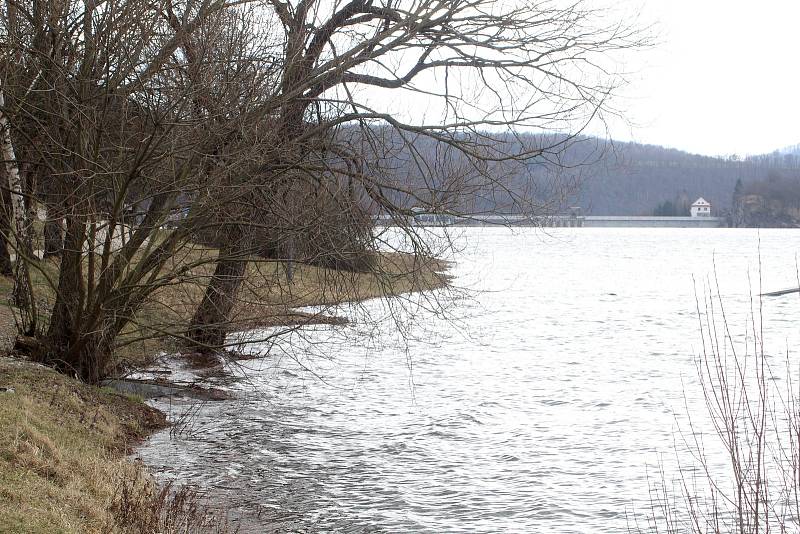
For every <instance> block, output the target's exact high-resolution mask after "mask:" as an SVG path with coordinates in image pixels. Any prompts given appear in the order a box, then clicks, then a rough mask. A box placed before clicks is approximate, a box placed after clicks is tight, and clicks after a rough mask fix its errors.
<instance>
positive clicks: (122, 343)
mask: <svg viewBox="0 0 800 534" xmlns="http://www.w3.org/2000/svg"><path fill="white" fill-rule="evenodd" d="M216 255H217V251H216V250H214V249H209V248H206V247H201V246H198V245H187V246H185V247H184V248H183V249H181V250H180V251H178V252H177V253H176V254H175V255H174V257H173V258H172V259H171V260H170V262H169V264H168V265H166V266H165V268H164V270H165V271H170V270H174V269H178V268H180V267H183V266H193V267H192V268H191V269H190V270H189V271H188V272H187V274H186V275H184V276H183V277H181V279H180V280H177V281H175V282H173V283H171V284H169V285H166V286H164V287H162V288H160V289H159V290H158V291H156V292H155V294H153V295H152V296H151V297H150V299H148V301H146V302H144V303H143V305H142V306H141V308H140V310H139V311H138V312H137V314H136V316H135V317H133V318H132V321H131V323H130V325H129V326H128V328H126V329H125V331H124V332H123V335H122V336H120V340H119V346H118V347H117V350H116V353H115V356H116V358H115V366H116V367H119V368H129V367H136V366H141V365H145V364H147V363H148V362H149V361H150V360H151V358H152V357H153V356H154V355H155V354H157V353H159V352H164V351H166V352H173V351H176V350H179V349H180V346H181V342H180V337H181V336H182V334H183V333H184V332H185V331H186V329H187V326H188V323H189V320H190V319H191V317H192V314H193V313H194V310H195V309H196V308H197V306H198V305H199V303H200V301H201V300H202V298H203V294H204V292H205V288H206V285H207V284H208V281H209V279H210V277H211V275H212V274H213V271H214V263H213V261H214V259H215V258H216ZM133 265H135V262H134V264H133ZM447 267H448V265H447V263H446V262H443V261H439V260H435V259H427V258H420V257H418V256H413V255H410V254H401V253H386V254H382V255H380V256H378V257H377V261H376V265H375V269H374V272H371V273H351V272H342V271H335V270H332V269H325V268H321V267H314V266H309V265H299V264H298V265H295V267H294V273H293V277H292V280H291V282H290V281H289V280H288V278H287V275H286V271H285V269H284V266H283V264H281V263H279V262H275V261H266V260H258V259H253V260H252V261H251V262H250V263H249V265H248V269H247V275H246V279H245V283H244V284H243V288H242V291H241V293H240V294H239V296H238V302H237V305H236V306H235V308H234V312H233V317H232V320H231V330H233V331H235V330H246V329H249V328H255V327H268V326H277V325H282V326H284V325H295V324H301V323H305V322H328V321H331V320H333V318H331V317H327V316H314V317H309V316H308V315H306V314H302V313H298V312H297V311H295V308H297V307H302V306H316V305H333V304H336V303H340V302H345V301H357V300H365V299H369V298H377V297H385V296H391V295H398V294H402V293H408V292H412V291H425V290H430V289H435V288H439V287H443V286H446V285H447V283H448V281H449V277H448V276H447V274H445V270H446V269H447ZM31 276H32V278H33V284H34V285H35V287H36V288H37V301H38V307H39V315H40V323H41V324H46V321H47V312H48V310H49V309H50V307H51V306H52V304H53V301H54V295H55V291H54V290H53V288H54V287H55V285H56V284H57V280H58V259H55V258H51V259H48V260H42V261H40V262H38V263H37V264H36V266H35V268H34V269H32V270H31ZM12 290H13V280H12V279H10V278H8V277H0V304H1V303H3V302H10V299H11V294H12ZM16 331H17V330H16V320H15V313H14V309H13V308H11V307H9V306H2V305H0V351H3V352H5V351H7V350H9V349H10V348H11V346H12V344H13V340H14V338H15V336H16Z"/></svg>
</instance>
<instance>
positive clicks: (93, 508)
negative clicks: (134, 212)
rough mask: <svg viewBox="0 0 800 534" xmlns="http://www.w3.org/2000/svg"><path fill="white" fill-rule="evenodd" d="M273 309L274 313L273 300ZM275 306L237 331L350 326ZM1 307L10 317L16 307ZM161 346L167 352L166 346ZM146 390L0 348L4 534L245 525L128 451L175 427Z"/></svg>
mask: <svg viewBox="0 0 800 534" xmlns="http://www.w3.org/2000/svg"><path fill="white" fill-rule="evenodd" d="M403 261H407V260H405V259H403ZM448 268H449V264H448V263H447V262H444V261H438V260H435V262H434V263H432V264H430V265H429V269H428V270H427V272H426V273H424V278H422V279H421V280H422V282H420V279H417V278H416V276H417V275H418V274H419V273H415V274H414V275H412V276H409V277H407V278H409V279H408V280H399V281H400V282H401V283H399V284H398V286H397V288H398V289H400V290H398V291H392V290H391V289H393V288H389V290H387V288H386V287H385V286H384V287H380V291H381V292H382V293H381V294H376V291H375V288H371V287H369V288H366V289H364V290H363V294H358V295H353V294H352V293H350V294H348V295H347V296H348V297H349V298H342V295H331V294H329V293H328V292H327V291H326V290H325V288H324V287H320V288H319V290H318V294H319V297H320V298H319V299H318V301H319V302H314V301H311V302H309V303H308V305H322V306H326V305H335V304H338V303H345V302H360V301H364V300H368V299H370V298H376V297H380V296H388V297H392V296H396V295H401V294H404V293H418V292H423V291H430V290H434V289H440V288H444V287H447V286H449V285H450V276H449V275H448V274H446V270H447V269H448ZM354 296H355V297H356V298H353V297H354ZM332 297H338V298H332ZM273 306H274V305H273ZM272 310H273V311H276V310H275V308H274V307H273V308H272ZM277 311H279V312H280V311H282V312H283V313H273V314H271V315H269V316H268V317H267V318H266V319H267V320H266V321H264V320H263V319H262V320H258V321H249V322H246V321H242V322H241V323H237V326H241V327H242V328H235V330H236V331H247V330H253V329H258V328H265V327H274V326H285V327H295V326H297V327H300V326H303V325H307V324H334V325H339V324H345V323H346V320H345V319H343V318H341V317H336V316H330V315H324V314H309V313H305V312H301V311H297V310H294V309H290V308H283V310H280V309H278V310H277ZM5 312H7V314H8V315H9V316H11V315H12V312H11V310H10V309H6V310H5ZM251 317H252V315H251ZM11 318H12V317H7V318H5V319H9V320H5V321H3V324H0V329H1V330H2V332H0V334H2V335H4V336H5V337H6V339H8V340H10V339H13V337H12V336H13V332H14V328H15V325H14V323H13V321H12V320H10V319H11ZM149 349H150V350H151V351H152V350H153V348H149ZM158 349H161V350H159V352H164V350H163V349H164V347H163V346H161V344H160V343H159V344H158V346H157V348H156V349H155V350H158ZM192 356H193V355H192V354H187V355H181V356H180V357H179V359H180V361H182V362H185V363H186V364H187V367H189V368H191V370H192V371H193V372H195V373H198V374H200V375H202V373H208V372H214V371H215V369H216V368H217V367H218V366H220V361H219V358H217V357H215V358H214V359H213V360H209V359H205V358H196V359H195V361H194V362H192ZM154 360H156V356H155V354H153V353H152V352H150V353H149V354H146V355H144V357H142V356H141V355H139V356H138V360H134V361H138V362H139V365H140V366H141V367H140V369H144V368H146V366H145V365H143V363H144V362H153V361H154ZM200 382H202V380H201V381H200ZM128 385H130V383H129V384H128ZM150 386H152V387H153V388H155V390H154V394H155V396H157V397H162V398H166V397H170V396H174V395H184V396H189V397H192V396H195V397H200V398H201V399H202V401H212V402H213V401H218V400H225V399H227V398H229V397H227V396H226V395H225V394H224V392H222V394H219V392H220V391H221V390H217V389H215V388H209V387H205V386H203V385H202V384H197V383H194V384H188V385H187V384H180V383H177V382H175V381H170V380H169V379H160V380H156V381H152V382H151V383H150ZM137 388H138V389H137ZM145 396H149V395H147V394H146V392H145V391H143V390H142V385H141V384H140V385H138V386H134V387H133V388H129V389H127V390H126V386H124V385H121V384H120V383H118V381H117V382H115V381H114V380H111V381H107V382H105V386H104V387H101V386H91V385H87V384H84V383H82V382H80V381H78V380H76V379H74V378H71V377H68V376H66V375H63V374H60V373H57V372H56V371H54V370H52V369H50V368H48V367H45V366H42V365H40V364H37V363H34V362H31V361H29V360H26V359H22V358H17V357H14V356H13V355H11V353H10V350H8V349H6V351H4V352H3V353H2V355H0V531H2V532H26V533H28V532H29V533H45V532H53V531H59V532H76V533H78V532H81V533H82V532H142V531H145V530H146V528H145V526H143V525H148V526H147V528H150V527H151V526H152V525H154V524H157V525H158V531H159V532H161V531H163V532H170V530H169V525H161V524H160V523H158V521H160V519H159V517H157V516H161V515H165V514H166V515H172V516H173V517H172V519H173V520H176V521H177V520H179V521H183V523H184V524H189V523H191V524H194V525H197V526H198V527H201V528H203V527H206V528H211V529H212V530H215V531H219V532H225V531H227V529H229V528H230V527H231V525H230V523H229V521H230V520H231V519H233V520H234V522H236V523H237V524H238V523H239V522H240V521H242V522H245V520H244V518H243V517H237V514H233V516H232V517H229V514H228V510H229V508H230V505H229V504H226V503H225V502H224V501H220V500H215V499H214V498H212V497H209V496H208V495H203V493H202V492H197V491H195V490H190V489H187V488H177V489H176V488H174V487H172V485H171V484H167V485H166V486H164V485H161V484H159V483H158V482H157V481H156V478H155V476H154V474H153V472H152V471H151V470H150V468H149V467H148V466H146V465H144V464H142V463H140V462H137V460H136V459H135V458H133V457H132V456H131V454H135V449H136V448H137V446H138V445H141V444H142V443H144V442H145V440H147V439H148V438H149V437H150V436H152V435H154V434H155V433H157V432H159V431H163V430H165V429H167V428H169V427H170V426H171V424H172V423H170V422H169V421H168V419H167V414H165V413H164V412H163V411H161V410H158V409H157V408H155V407H152V406H150V405H148V404H147V403H146V402H145V399H144V398H143V397H145ZM200 511H202V512H200ZM167 512H168V513H167ZM266 521H267V522H269V520H268V519H267V520H266ZM250 526H251V525H248V527H250ZM241 527H245V524H244V523H243V524H238V526H237V528H241ZM252 527H253V528H255V525H252ZM245 528H247V527H245Z"/></svg>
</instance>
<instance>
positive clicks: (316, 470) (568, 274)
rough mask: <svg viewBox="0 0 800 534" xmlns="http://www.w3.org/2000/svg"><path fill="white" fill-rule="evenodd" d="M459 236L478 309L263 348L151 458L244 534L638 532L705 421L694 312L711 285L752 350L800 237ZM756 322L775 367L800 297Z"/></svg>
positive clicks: (408, 307) (494, 232) (379, 311)
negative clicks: (214, 498) (759, 311)
mask: <svg viewBox="0 0 800 534" xmlns="http://www.w3.org/2000/svg"><path fill="white" fill-rule="evenodd" d="M454 235H455V241H456V245H457V247H456V248H457V251H456V252H455V253H454V254H453V260H455V261H456V264H455V265H454V266H453V268H452V271H451V272H452V274H453V275H454V276H455V279H454V284H455V286H456V287H466V288H469V289H470V291H467V292H460V291H456V292H450V291H444V292H439V293H437V294H436V295H435V298H433V297H430V296H429V297H424V296H422V297H421V296H411V297H408V298H407V299H405V300H403V301H401V302H400V303H394V305H392V306H388V305H387V304H386V303H382V302H379V301H373V302H369V303H366V304H365V305H363V306H358V307H353V308H345V309H342V310H338V313H340V314H349V315H350V316H351V317H352V318H353V319H354V323H353V324H352V325H350V326H346V327H341V326H339V327H330V326H324V327H310V328H306V329H302V330H300V331H298V332H295V333H293V334H291V335H289V336H286V337H284V338H283V339H281V340H280V341H279V342H277V343H275V344H273V345H270V346H269V347H266V346H259V347H256V348H255V349H254V350H259V351H266V350H267V348H269V350H270V355H269V356H268V357H267V358H265V359H263V360H259V361H251V362H246V363H245V364H243V365H246V366H247V369H246V373H245V374H246V376H247V379H246V380H243V381H241V382H238V383H236V384H234V385H233V386H231V388H232V389H233V390H234V391H235V392H236V394H237V395H238V398H237V399H236V400H234V401H229V402H222V403H216V404H207V405H202V406H194V407H189V406H188V405H182V404H180V403H177V402H173V403H172V404H170V405H163V404H162V405H161V406H160V407H161V408H163V409H165V410H168V411H171V412H172V414H173V416H174V417H179V416H180V415H181V414H183V413H186V412H187V411H189V410H191V412H192V414H193V417H192V418H191V420H190V424H189V425H188V426H187V427H186V428H185V432H182V433H179V434H178V435H173V436H171V435H170V433H169V432H164V433H161V434H158V435H157V436H155V437H154V438H153V439H151V440H150V441H149V442H148V443H147V444H146V445H145V446H144V447H143V448H142V449H141V450H139V451H138V455H139V456H140V457H141V458H142V459H143V460H144V461H145V462H146V463H147V464H148V465H150V466H152V467H153V468H154V470H155V471H156V472H158V473H159V476H161V477H163V478H171V479H178V480H187V479H191V480H192V481H193V482H195V483H199V484H200V485H201V486H202V487H204V488H206V489H208V490H209V491H210V492H211V493H213V494H217V495H219V496H220V497H223V498H227V499H229V500H231V501H233V502H235V503H236V508H237V513H239V514H241V515H242V516H243V518H244V519H245V520H246V522H245V523H243V525H244V528H243V531H253V532H262V531H264V532H268V531H280V532H285V531H298V532H432V533H433V532H437V533H438V532H476V533H477V532H481V533H490V532H548V533H561V532H563V533H566V532H585V533H596V532H600V533H602V532H608V533H612V532H613V533H616V532H625V531H626V529H627V528H628V526H629V525H630V524H631V523H632V522H633V521H638V522H640V524H641V522H642V521H644V517H645V516H644V515H642V514H645V515H646V513H647V510H646V508H647V503H648V488H649V487H650V485H652V482H653V480H652V479H653V474H654V467H653V466H654V465H656V464H657V463H659V460H662V461H663V464H664V465H665V466H666V467H665V469H666V470H667V471H669V470H670V468H669V465H671V460H673V459H674V457H675V453H674V451H675V449H676V443H678V442H680V439H679V438H678V437H677V436H679V435H680V431H681V430H682V429H683V426H682V424H681V423H682V421H685V414H686V409H687V407H688V409H689V411H690V412H693V413H697V414H700V413H704V412H705V408H704V404H703V401H702V398H701V391H700V388H699V385H698V380H697V377H696V371H695V361H696V357H697V356H698V354H700V353H701V352H702V342H701V337H700V330H699V325H698V314H697V308H698V305H697V300H696V298H698V299H699V300H700V301H701V303H700V308H701V313H704V311H705V306H704V305H703V303H702V301H703V299H704V297H705V296H706V295H708V294H709V292H711V293H713V294H716V292H717V284H718V286H719V291H720V293H721V295H722V297H723V299H724V303H725V306H726V313H727V315H728V320H729V324H730V326H731V329H732V332H733V333H734V335H735V336H739V335H742V336H744V334H745V332H746V330H747V324H748V320H747V317H748V312H749V310H750V306H751V301H750V292H751V288H752V291H753V292H754V293H756V294H757V293H759V292H760V291H759V289H760V288H761V287H763V290H764V291H773V290H778V289H784V288H789V287H793V286H794V287H796V286H797V285H798V283H797V278H798V276H797V268H796V265H797V260H796V253H797V252H798V251H800V231H795V230H761V231H760V232H759V231H756V230H740V229H735V230H734V229H591V228H579V229H553V230H550V231H547V232H545V231H543V230H535V229H518V230H513V231H512V230H509V229H505V228H470V229H464V230H457V231H455V232H454ZM715 265H716V277H715V275H714V269H715V268H714V266H715ZM710 288H711V289H710ZM756 304H757V302H756ZM763 306H764V309H763V317H764V323H763V324H764V331H765V346H766V347H767V350H769V351H772V352H774V353H775V354H778V355H780V354H782V355H783V357H785V354H786V351H787V349H788V350H789V352H790V358H793V354H792V351H794V350H795V348H796V347H798V346H800V345H798V341H800V340H798V333H799V332H798V328H797V318H798V317H800V297H798V296H797V295H793V296H792V295H790V296H786V297H781V298H771V299H766V300H764V303H763ZM443 314H444V317H442V315H443ZM367 318H369V319H370V320H367ZM398 330H401V331H402V333H403V335H400V334H398ZM794 361H796V359H795V360H794ZM240 371H241V370H240ZM701 419H702V418H701V417H700V416H699V415H698V421H699V420H701ZM698 424H701V423H698ZM677 448H678V450H679V451H680V449H681V446H680V445H677ZM648 473H649V475H650V479H649V480H648ZM270 529H271V530H270Z"/></svg>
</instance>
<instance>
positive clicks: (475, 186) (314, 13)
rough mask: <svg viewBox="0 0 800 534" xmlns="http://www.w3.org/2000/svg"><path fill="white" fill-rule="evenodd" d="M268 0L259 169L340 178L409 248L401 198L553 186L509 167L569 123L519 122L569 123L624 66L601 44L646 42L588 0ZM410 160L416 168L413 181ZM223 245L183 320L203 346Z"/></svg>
mask: <svg viewBox="0 0 800 534" xmlns="http://www.w3.org/2000/svg"><path fill="white" fill-rule="evenodd" d="M269 5H270V6H271V7H272V10H273V14H274V16H275V17H277V19H278V21H279V24H276V27H277V28H278V29H279V30H281V33H280V37H281V38H280V40H279V42H280V45H281V46H280V48H279V49H277V50H276V51H275V57H277V58H280V60H279V61H278V63H277V65H278V67H279V68H280V73H281V75H280V83H279V85H278V87H277V88H276V93H275V95H274V96H273V98H271V99H270V100H269V102H267V103H266V105H267V106H270V107H271V109H270V115H273V116H274V117H275V128H276V129H277V130H278V131H280V132H281V138H280V140H279V145H278V146H277V147H275V149H274V150H273V151H271V152H270V154H269V155H267V157H265V158H264V161H263V163H262V164H261V167H260V172H262V173H263V174H264V176H265V180H266V181H268V182H270V183H275V182H278V181H282V180H283V181H285V180H286V179H287V177H288V179H296V178H292V177H297V176H300V177H303V176H306V175H312V176H313V177H314V178H313V179H314V180H316V181H317V182H318V186H317V187H324V184H323V177H325V176H326V175H328V176H329V177H328V180H329V181H333V182H337V181H339V180H346V181H347V182H348V188H349V189H350V190H351V191H352V192H353V193H352V195H351V198H352V199H353V202H354V203H356V204H363V205H364V206H366V209H367V210H368V211H371V212H372V213H380V214H383V215H385V216H388V217H391V218H393V219H394V221H395V223H397V224H400V225H401V226H403V227H405V228H406V229H408V234H409V236H410V237H412V240H411V241H412V243H415V248H416V249H417V252H419V253H425V252H426V251H425V243H424V239H422V238H421V237H420V236H419V235H416V233H415V232H414V231H413V229H412V228H413V227H411V226H408V225H407V224H406V221H407V220H408V217H409V216H411V215H413V213H414V212H412V210H411V208H412V207H414V208H416V209H417V210H422V211H425V212H433V213H451V214H459V215H462V216H469V215H471V214H472V213H474V212H472V211H471V210H470V206H471V205H472V206H474V199H475V198H476V197H477V196H480V195H483V196H485V197H487V198H488V197H493V196H497V195H498V192H501V193H503V194H504V196H505V197H506V199H507V200H506V204H507V205H506V206H505V207H504V208H505V209H506V210H508V211H517V212H518V213H523V214H528V215H533V214H534V212H536V213H538V212H539V211H540V209H541V208H542V206H544V205H546V204H547V203H548V202H550V201H552V199H553V197H552V195H551V196H550V197H549V198H547V199H544V201H540V198H539V197H538V196H537V194H529V193H533V190H534V189H536V188H535V187H534V186H533V185H532V184H531V183H528V184H522V187H520V184H518V183H517V184H513V185H512V184H511V183H510V182H509V181H507V179H509V180H512V181H513V180H515V181H517V182H519V181H523V182H524V181H526V177H525V175H529V172H530V171H529V169H527V164H528V163H530V162H531V161H533V160H536V159H542V160H546V159H547V158H548V156H550V155H552V154H554V153H557V152H558V150H559V147H562V146H564V145H565V144H567V143H568V142H569V140H570V139H571V138H572V137H571V135H566V136H564V135H562V136H551V137H530V136H527V137H523V136H520V135H518V133H519V132H520V130H524V129H533V128H535V129H539V130H540V129H542V128H550V129H564V130H567V131H569V132H573V133H574V132H577V131H580V130H581V129H582V128H583V127H584V126H585V125H586V124H587V122H588V121H590V120H591V119H592V118H595V117H597V116H598V115H599V114H602V113H603V112H606V111H607V110H608V109H609V108H607V106H606V104H607V102H608V99H609V97H610V96H611V95H612V93H613V92H614V90H615V89H616V87H617V86H618V85H619V84H620V83H621V81H622V79H621V77H619V76H616V75H613V74H612V73H611V71H610V70H609V69H610V68H611V67H612V66H613V63H611V62H610V60H609V54H611V53H613V52H619V51H622V50H626V49H635V48H638V47H641V46H642V45H643V44H644V40H643V39H642V37H641V35H640V33H639V32H638V30H636V29H633V28H630V27H627V26H625V25H624V24H621V23H619V22H614V21H611V20H609V19H608V18H607V17H608V13H606V12H605V11H602V10H596V9H592V8H591V7H589V6H588V4H587V3H585V2H575V3H572V4H570V5H568V6H561V5H560V4H559V3H557V2H537V3H530V2H517V3H506V2H498V1H494V0H473V1H468V2H463V1H459V2H456V1H442V0H415V1H408V2H396V1H389V0H387V1H371V0H352V1H347V2H342V1H337V2H332V3H331V2H319V1H315V0H301V1H289V2H287V1H281V0H271V1H270V2H269ZM451 80H457V81H451ZM365 87H368V88H371V91H372V93H371V94H372V96H373V98H370V94H367V95H366V96H365V94H364V93H365V92H364V91H363V88H365ZM393 93H396V94H398V95H401V96H405V97H406V98H414V97H416V98H425V99H427V100H429V101H431V102H432V103H433V104H432V107H433V108H434V109H435V110H436V114H437V115H438V116H436V120H435V121H434V122H433V123H424V122H420V121H419V118H415V117H413V116H411V115H409V114H406V116H403V114H398V113H397V112H396V111H391V110H390V107H391V106H386V105H385V102H391V99H392V96H391V94H393ZM381 104H382V105H381ZM381 107H382V108H385V109H381ZM426 141H427V142H428V143H427V144H428V146H431V145H432V147H433V150H432V151H429V152H427V153H426V152H425V151H423V150H422V149H421V146H420V145H421V144H424V143H425V142H426ZM543 141H544V142H543ZM548 141H551V143H548ZM398 146H399V147H401V148H399V149H398ZM398 150H400V151H403V150H405V155H407V156H408V158H407V161H406V162H405V168H406V176H404V177H402V176H401V177H398V176H396V175H393V173H387V172H386V167H387V165H388V166H391V165H392V164H393V163H394V160H393V154H396V153H397V152H398ZM511 168H513V171H510V170H509V169H511ZM410 169H414V171H415V174H416V176H417V177H418V178H419V179H417V180H408V175H407V173H408V171H409V170H410ZM301 179H303V178H301ZM527 180H528V181H529V182H530V177H529V176H528V178H527ZM536 193H540V191H537V192H536ZM245 233H246V232H245ZM227 252H229V254H227V255H226V254H223V253H221V254H220V257H219V260H218V262H219V263H218V271H219V272H218V276H214V277H212V279H211V281H210V283H209V287H208V291H207V293H206V299H205V300H204V303H203V305H202V306H201V310H198V313H197V314H195V318H194V321H193V323H192V327H191V329H190V337H193V338H195V339H196V340H198V341H202V343H201V344H205V345H207V346H208V347H209V348H213V347H214V346H215V345H216V344H218V343H219V342H220V341H222V340H223V339H224V336H223V335H222V332H221V331H217V333H216V335H215V336H209V335H203V334H202V332H203V331H204V323H205V322H206V321H208V322H209V326H210V325H212V324H213V325H219V324H220V323H224V322H225V318H226V316H227V314H228V312H229V309H230V307H231V299H230V295H231V294H234V293H235V291H236V286H237V284H239V283H240V282H241V279H242V278H241V276H240V275H238V274H236V273H241V272H243V269H244V267H243V266H242V265H241V263H242V262H246V261H247V254H246V253H245V252H243V251H242V250H240V249H237V250H229V251H227ZM237 263H238V265H237V266H236V267H235V268H234V266H233V265H234V264H237ZM231 273H234V274H231ZM226 293H227V294H228V295H227V296H226ZM212 310H213V311H212ZM215 328H216V327H215ZM212 339H214V340H215V341H216V342H217V343H215V344H209V341H210V340H212Z"/></svg>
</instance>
